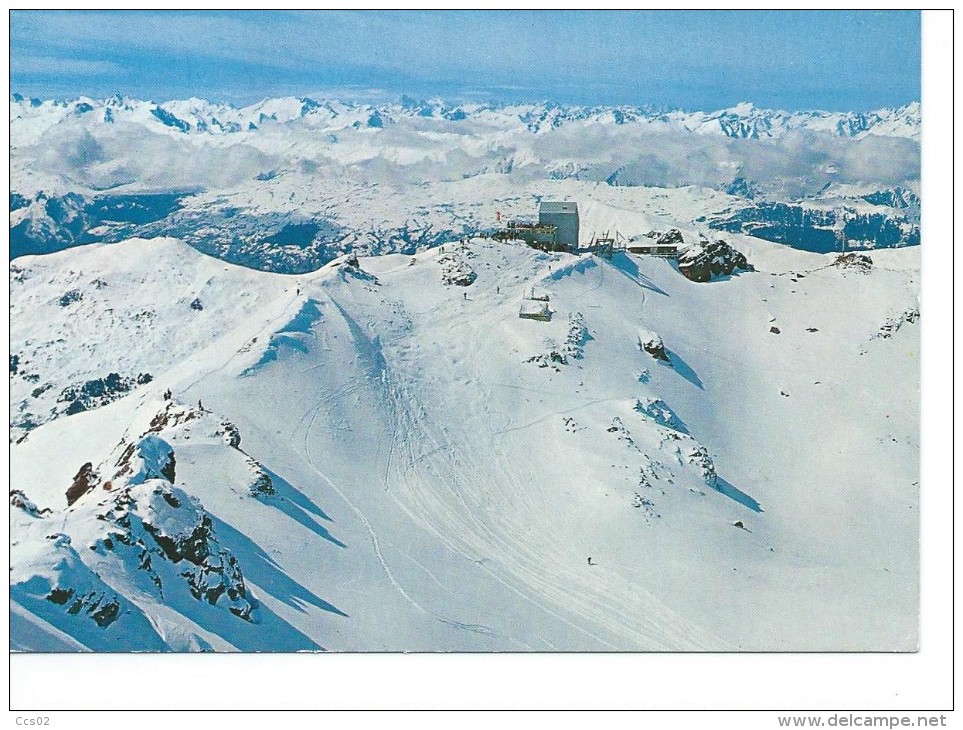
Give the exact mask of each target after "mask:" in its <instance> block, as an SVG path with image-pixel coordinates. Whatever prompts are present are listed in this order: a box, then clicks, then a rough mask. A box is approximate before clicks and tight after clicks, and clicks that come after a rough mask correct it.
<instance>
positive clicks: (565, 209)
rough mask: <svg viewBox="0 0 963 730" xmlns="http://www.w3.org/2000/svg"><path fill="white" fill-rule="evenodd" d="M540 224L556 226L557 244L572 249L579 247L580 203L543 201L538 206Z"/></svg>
mask: <svg viewBox="0 0 963 730" xmlns="http://www.w3.org/2000/svg"><path fill="white" fill-rule="evenodd" d="M538 222H539V224H540V225H552V226H555V228H556V229H557V231H558V233H557V236H556V244H557V245H558V246H565V247H567V248H570V249H572V250H574V249H576V248H578V204H577V203H558V202H548V201H546V202H543V203H542V204H541V205H539V206H538Z"/></svg>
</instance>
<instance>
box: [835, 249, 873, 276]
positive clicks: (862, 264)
mask: <svg viewBox="0 0 963 730" xmlns="http://www.w3.org/2000/svg"><path fill="white" fill-rule="evenodd" d="M833 266H835V267H836V268H838V269H850V270H853V271H858V272H859V273H862V274H868V273H869V272H870V271H871V270H872V268H873V259H871V258H870V257H869V256H867V255H866V254H864V253H844V254H840V255H839V256H837V257H836V260H835V261H833Z"/></svg>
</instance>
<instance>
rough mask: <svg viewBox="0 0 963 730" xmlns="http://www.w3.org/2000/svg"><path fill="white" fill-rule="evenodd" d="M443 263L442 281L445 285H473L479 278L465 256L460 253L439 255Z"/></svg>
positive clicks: (440, 262)
mask: <svg viewBox="0 0 963 730" xmlns="http://www.w3.org/2000/svg"><path fill="white" fill-rule="evenodd" d="M437 260H438V263H439V264H441V283H442V284H444V285H445V286H471V285H472V284H474V283H475V279H477V278H478V274H476V273H475V270H474V269H472V267H471V265H470V264H469V263H468V261H466V260H465V256H462V255H461V254H459V253H457V252H456V253H446V254H442V255H441V256H439V257H438V259H437Z"/></svg>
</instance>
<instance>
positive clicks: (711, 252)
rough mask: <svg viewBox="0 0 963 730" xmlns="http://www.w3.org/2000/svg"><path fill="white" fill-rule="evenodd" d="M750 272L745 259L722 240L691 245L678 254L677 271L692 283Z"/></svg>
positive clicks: (749, 265) (750, 269)
mask: <svg viewBox="0 0 963 730" xmlns="http://www.w3.org/2000/svg"><path fill="white" fill-rule="evenodd" d="M752 270H753V268H752V265H751V264H750V263H749V262H748V261H747V260H746V257H745V256H743V255H742V254H741V253H739V251H736V249H734V248H733V247H732V246H730V245H729V244H728V243H726V242H725V241H723V240H722V239H717V240H715V241H712V242H709V241H704V240H703V241H700V242H699V243H697V244H691V245H689V246H688V247H687V248H685V249H684V250H683V251H682V252H681V253H680V254H679V271H681V272H682V274H683V276H685V277H686V278H687V279H691V280H692V281H699V282H706V281H710V280H711V279H712V278H713V277H718V276H728V275H730V274H732V273H734V272H736V271H752Z"/></svg>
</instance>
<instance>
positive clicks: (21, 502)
mask: <svg viewBox="0 0 963 730" xmlns="http://www.w3.org/2000/svg"><path fill="white" fill-rule="evenodd" d="M10 506H11V507H16V508H17V509H21V510H23V511H24V512H26V513H27V514H28V515H30V516H31V517H46V516H47V515H49V514H50V509H49V508H46V507H45V508H44V509H40V508H39V507H37V505H36V504H35V503H34V502H33V501H32V500H31V499H30V498H28V497H27V495H26V494H24V493H23V492H22V491H20V490H19V489H11V490H10Z"/></svg>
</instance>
